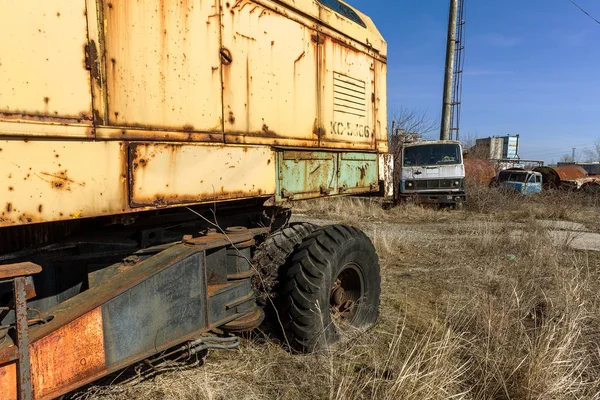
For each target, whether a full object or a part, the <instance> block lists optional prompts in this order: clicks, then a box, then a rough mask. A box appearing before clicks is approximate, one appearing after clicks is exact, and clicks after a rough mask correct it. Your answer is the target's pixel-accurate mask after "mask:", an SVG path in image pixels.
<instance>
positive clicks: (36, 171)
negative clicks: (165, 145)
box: [0, 140, 127, 226]
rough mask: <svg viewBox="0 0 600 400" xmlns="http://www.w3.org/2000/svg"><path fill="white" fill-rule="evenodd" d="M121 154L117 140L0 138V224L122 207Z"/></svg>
mask: <svg viewBox="0 0 600 400" xmlns="http://www.w3.org/2000/svg"><path fill="white" fill-rule="evenodd" d="M125 156H126V153H125V145H124V144H123V143H122V142H116V141H115V142H81V141H79V142H71V141H42V140H30V141H22V140H4V141H0V171H2V173H1V174H0V193H1V196H0V199H1V203H0V226H6V225H17V224H28V223H34V222H43V221H55V220H64V219H70V218H80V217H90V216H96V215H106V214H111V213H112V214H116V213H119V212H122V211H123V210H124V209H125V207H126V199H127V179H126V174H125V171H126V170H125V161H126V159H125Z"/></svg>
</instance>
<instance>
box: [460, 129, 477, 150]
mask: <svg viewBox="0 0 600 400" xmlns="http://www.w3.org/2000/svg"><path fill="white" fill-rule="evenodd" d="M477 139H479V134H478V133H477V132H465V133H464V134H462V135H461V139H460V142H461V143H462V146H463V149H465V150H467V149H472V148H473V147H475V145H476V144H477Z"/></svg>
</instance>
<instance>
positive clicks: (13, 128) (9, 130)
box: [0, 116, 94, 139]
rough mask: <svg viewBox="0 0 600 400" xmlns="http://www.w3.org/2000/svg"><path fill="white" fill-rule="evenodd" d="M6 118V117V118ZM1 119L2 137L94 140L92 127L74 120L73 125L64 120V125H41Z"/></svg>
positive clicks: (23, 120)
mask: <svg viewBox="0 0 600 400" xmlns="http://www.w3.org/2000/svg"><path fill="white" fill-rule="evenodd" d="M5 117H6V116H5ZM1 119H2V118H1V117H0V137H2V136H11V137H15V136H19V137H23V138H27V139H31V138H35V137H40V138H90V139H91V138H93V137H94V131H93V128H92V126H90V125H85V124H82V123H81V122H82V121H81V120H73V121H71V122H73V124H67V123H66V120H65V119H63V120H62V123H41V122H32V121H27V120H26V119H23V118H16V119H12V116H11V118H10V120H5V121H2V120H1Z"/></svg>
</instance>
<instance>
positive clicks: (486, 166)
mask: <svg viewBox="0 0 600 400" xmlns="http://www.w3.org/2000/svg"><path fill="white" fill-rule="evenodd" d="M463 162H464V164H465V179H466V180H467V183H468V184H473V185H484V186H488V185H489V184H490V183H491V182H492V179H494V177H495V176H496V170H495V169H494V167H493V166H492V164H491V163H490V161H489V160H485V159H482V158H470V157H466V158H464V160H463Z"/></svg>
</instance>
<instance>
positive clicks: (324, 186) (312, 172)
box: [277, 151, 338, 200]
mask: <svg viewBox="0 0 600 400" xmlns="http://www.w3.org/2000/svg"><path fill="white" fill-rule="evenodd" d="M337 161H338V155H337V154H336V153H332V152H322V151H315V152H312V151H282V152H280V153H278V154H277V170H278V172H279V173H278V179H277V200H283V199H288V200H301V199H310V198H315V197H321V196H323V195H332V194H336V193H337Z"/></svg>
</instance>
